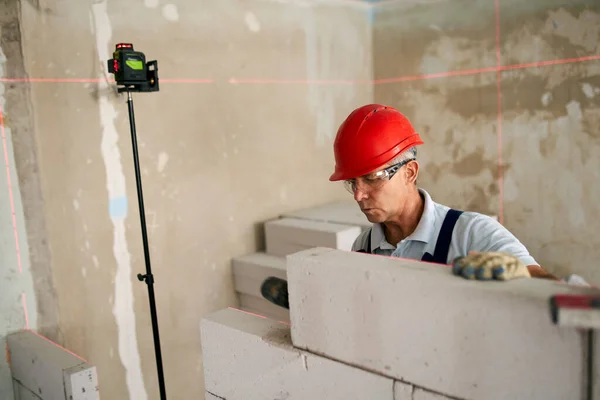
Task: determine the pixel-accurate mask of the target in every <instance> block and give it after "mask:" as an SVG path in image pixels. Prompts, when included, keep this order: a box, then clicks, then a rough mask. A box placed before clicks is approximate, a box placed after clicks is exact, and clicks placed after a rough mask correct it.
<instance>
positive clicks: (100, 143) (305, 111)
mask: <svg viewBox="0 0 600 400" xmlns="http://www.w3.org/2000/svg"><path fill="white" fill-rule="evenodd" d="M1 4H2V5H3V7H5V4H8V3H7V2H6V1H3V2H2V3H1ZM10 4H11V5H12V4H14V3H13V2H10ZM20 5H21V8H22V9H21V20H20V22H21V30H22V33H23V37H22V43H24V45H23V46H21V47H22V50H23V55H24V60H25V63H24V67H25V68H24V70H23V69H11V70H8V72H7V73H8V76H9V77H11V78H19V79H21V78H27V77H30V78H35V79H37V78H46V79H49V80H50V81H44V82H40V81H33V82H31V83H26V82H23V81H16V82H14V85H15V87H18V88H20V89H19V90H26V91H27V93H28V96H30V97H27V98H24V99H22V104H29V103H31V105H32V110H33V112H32V114H30V115H28V114H24V113H25V111H21V113H22V114H19V115H14V116H13V117H12V119H11V120H9V121H8V122H7V126H8V127H10V128H11V129H12V128H13V125H11V124H13V123H14V121H22V119H26V121H28V124H30V125H27V126H28V127H30V128H31V127H33V126H35V131H33V130H30V131H28V132H29V133H30V135H33V136H32V137H33V138H34V139H35V142H34V143H35V147H33V149H34V150H35V152H34V155H35V157H34V158H23V159H22V160H17V165H19V162H22V163H23V165H25V166H29V167H30V168H32V167H31V166H35V168H36V170H35V171H36V174H38V175H39V181H40V183H41V193H35V192H34V191H27V192H24V193H25V194H26V196H27V197H28V199H29V200H28V201H30V202H32V204H33V202H36V201H37V202H40V201H43V207H39V208H38V209H36V210H32V211H31V215H40V214H39V213H41V214H42V215H43V222H44V224H45V226H46V227H47V234H45V233H44V232H43V231H41V230H38V229H37V228H36V229H35V230H33V231H31V235H32V236H33V235H35V234H39V235H42V236H41V238H40V240H47V243H48V246H49V248H50V254H51V255H52V258H51V259H50V258H49V257H48V258H47V259H46V260H45V262H46V263H47V265H49V266H50V265H51V267H52V273H53V276H52V277H53V279H54V282H55V286H56V292H57V293H58V295H57V296H54V295H52V296H51V299H50V300H52V301H57V302H58V307H59V310H60V327H61V330H62V333H63V338H62V339H61V340H60V344H62V345H64V346H65V347H67V348H69V349H71V350H73V351H75V352H76V353H78V354H81V355H82V356H83V357H85V358H86V359H88V360H89V361H90V362H91V363H93V364H94V365H96V366H97V367H98V374H99V380H100V384H101V396H102V397H103V398H111V399H122V398H132V399H136V400H145V399H156V398H158V390H157V389H158V383H157V379H156V363H155V356H154V349H153V337H152V330H151V321H150V313H149V306H148V293H147V288H146V285H145V284H144V283H141V282H138V280H137V278H136V274H137V273H143V272H144V270H145V266H144V258H143V251H142V245H141V236H140V226H139V219H138V209H137V199H136V190H135V179H134V169H133V164H132V150H131V140H130V131H129V122H128V115H127V106H126V103H125V100H124V98H123V96H121V97H118V96H117V95H115V92H114V90H113V89H112V88H111V87H110V86H109V85H108V84H106V83H105V81H104V80H105V78H107V77H108V74H107V71H106V69H105V66H106V61H107V59H108V58H110V57H111V56H112V51H113V49H114V45H115V44H116V43H118V42H122V41H126V42H132V43H133V44H134V46H135V48H136V49H139V50H141V51H143V52H145V54H146V55H147V57H148V59H149V60H152V59H157V60H158V66H159V75H160V77H161V79H162V82H161V91H160V92H159V93H152V94H140V95H134V101H135V115H136V123H137V133H138V144H139V150H140V159H141V169H142V175H143V180H144V181H143V184H144V194H145V206H146V216H147V223H148V232H149V239H150V252H151V256H152V267H153V273H154V278H155V291H156V302H157V308H158V318H159V321H158V322H159V327H160V338H161V344H162V350H163V362H164V370H165V378H166V387H167V392H168V394H169V397H170V398H190V397H195V398H198V397H201V396H203V394H204V392H205V391H204V387H203V383H202V382H203V380H202V379H198V378H199V376H200V375H201V374H202V362H201V357H200V353H201V343H200V340H199V337H198V335H197V329H198V323H199V321H200V318H201V316H203V315H206V314H207V313H209V312H211V311H214V310H216V309H220V308H223V307H224V306H227V305H233V306H235V305H237V301H236V298H235V291H234V287H233V279H232V274H231V258H232V257H235V256H238V255H241V254H247V253H250V252H255V251H257V250H261V249H263V248H264V243H263V240H262V235H261V234H260V228H258V227H259V226H261V225H262V223H263V222H264V221H266V220H269V219H272V218H275V217H277V216H279V215H281V214H282V213H284V212H287V211H289V210H294V209H300V208H306V207H311V206H313V205H317V204H323V203H325V202H331V201H338V200H342V199H348V193H346V192H345V191H344V189H343V187H342V186H341V185H337V184H332V183H331V182H329V181H328V179H327V178H328V177H329V174H330V173H331V171H332V168H333V160H332V152H331V145H332V140H333V137H334V135H335V130H336V128H337V125H338V124H339V122H340V121H341V120H342V119H343V118H344V117H345V116H346V115H347V114H348V112H350V110H352V109H353V108H355V107H357V106H359V105H361V104H364V103H366V102H370V101H372V87H371V86H370V85H369V84H368V81H369V79H370V77H371V76H372V57H371V53H370V49H371V33H370V32H371V31H370V26H369V20H368V14H367V12H366V10H367V6H366V5H364V4H348V3H346V2H343V1H338V2H331V3H328V4H306V3H303V2H302V3H294V2H292V3H286V2H279V1H264V0H252V1H247V0H244V1H238V0H223V1H217V2H215V1H208V0H204V1H189V0H176V1H171V2H169V3H166V2H158V1H152V0H146V1H138V2H123V1H117V0H108V1H107V0H104V1H92V0H83V1H76V2H74V1H69V2H65V1H58V0H36V1H34V0H31V1H25V0H23V1H21V3H20ZM3 11H4V8H3V9H2V11H1V12H0V15H3V16H4V12H3ZM16 43H19V41H17V42H16ZM9 62H11V60H9ZM56 79H58V80H61V79H62V81H53V80H56ZM205 79H206V80H208V81H204V80H205ZM79 80H82V81H79ZM332 80H335V81H336V82H331V81H332ZM340 80H342V81H341V82H340ZM355 82H356V83H355ZM307 83H308V84H307ZM366 83H367V84H366ZM23 157H24V156H23ZM23 171H24V170H19V171H18V172H19V174H20V179H25V178H26V177H27V174H26V173H25V172H23ZM38 175H36V176H38ZM30 177H31V176H30ZM36 213H38V214H36ZM26 214H27V213H26ZM32 218H33V217H32ZM34 279H35V280H36V282H37V280H38V279H41V280H43V279H45V277H44V275H43V274H40V275H39V276H35V277H34ZM40 293H42V292H40ZM43 293H51V292H49V291H44V292H43ZM52 301H48V304H49V305H51V304H52ZM55 322H56V321H55ZM56 325H57V324H56ZM56 325H55V326H56Z"/></svg>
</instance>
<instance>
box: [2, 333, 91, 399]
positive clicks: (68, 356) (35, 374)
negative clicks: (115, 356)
mask: <svg viewBox="0 0 600 400" xmlns="http://www.w3.org/2000/svg"><path fill="white" fill-rule="evenodd" d="M7 345H8V350H9V353H10V367H11V373H12V377H13V379H14V380H15V381H17V382H18V383H19V384H20V385H21V386H22V388H19V390H20V393H22V396H25V397H24V398H27V397H26V396H29V395H30V393H29V392H31V393H33V394H35V395H36V396H39V397H40V398H41V399H43V400H46V399H57V400H63V399H67V400H98V399H99V398H100V396H99V392H98V377H97V373H96V367H95V366H92V365H90V364H88V363H87V362H86V361H84V360H83V359H81V358H79V357H78V356H76V355H75V354H73V353H72V352H70V351H68V350H66V349H64V348H62V347H60V346H58V345H57V344H54V343H52V342H50V341H49V340H47V339H45V338H43V337H41V336H39V335H37V334H35V333H34V332H32V331H22V332H17V333H13V334H10V335H8V337H7ZM24 389H27V390H28V391H29V392H28V391H26V390H24Z"/></svg>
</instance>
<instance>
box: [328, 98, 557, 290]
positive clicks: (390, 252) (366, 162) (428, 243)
mask: <svg viewBox="0 0 600 400" xmlns="http://www.w3.org/2000/svg"><path fill="white" fill-rule="evenodd" d="M421 144H423V141H422V139H421V137H420V136H419V134H418V133H417V132H416V131H415V129H414V128H413V126H412V124H411V123H410V121H409V120H408V119H407V118H406V117H405V116H404V115H402V114H401V113H400V112H399V111H398V110H396V109H394V108H392V107H389V106H385V105H380V104H369V105H365V106H362V107H359V108H357V109H356V110H354V111H353V112H352V113H350V115H349V116H348V117H347V118H346V120H345V121H344V122H343V123H342V124H341V126H340V127H339V130H338V132H337V136H336V138H335V142H334V155H335V171H334V172H333V174H332V175H331V177H330V181H343V182H344V185H345V187H346V188H347V190H348V191H349V192H350V193H352V194H353V195H354V200H355V201H356V202H357V203H358V206H359V207H360V209H361V211H362V212H363V213H364V215H365V216H366V217H367V219H368V220H369V221H370V222H372V223H373V226H372V227H371V228H370V229H369V230H367V231H365V232H363V233H362V234H361V235H360V236H359V237H358V238H357V239H356V241H355V242H354V245H353V247H352V250H353V251H359V252H366V253H372V254H380V255H387V256H392V257H402V258H409V259H416V260H421V261H427V262H433V263H439V264H452V265H453V272H454V273H455V274H456V275H459V276H462V277H464V278H467V279H479V280H491V279H495V280H510V279H515V278H528V277H534V278H546V279H554V280H558V278H556V277H555V276H553V275H551V274H549V273H548V272H546V271H545V270H544V269H543V268H542V267H540V266H539V264H538V263H537V262H536V261H535V259H534V258H533V257H532V256H531V255H530V254H529V252H528V251H527V248H525V246H524V245H523V244H522V243H521V242H520V241H519V240H518V239H517V238H516V237H515V236H514V235H513V234H512V233H511V232H509V231H508V229H506V228H505V227H504V226H503V225H501V224H500V223H499V222H497V221H496V220H495V219H494V218H492V217H490V216H487V215H484V214H480V213H476V212H469V211H460V210H454V209H451V208H449V207H447V206H444V205H442V204H438V203H436V202H434V201H433V200H432V199H431V196H430V195H429V194H428V193H427V192H426V191H425V190H424V189H422V188H420V187H418V186H417V178H418V176H419V162H418V161H417V146H418V145H421Z"/></svg>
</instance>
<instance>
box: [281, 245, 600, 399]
mask: <svg viewBox="0 0 600 400" xmlns="http://www.w3.org/2000/svg"><path fill="white" fill-rule="evenodd" d="M287 274H288V285H289V290H290V314H291V326H292V339H293V343H294V345H295V346H297V347H299V348H303V349H307V350H309V351H311V352H314V353H318V354H322V355H324V356H326V357H329V358H331V359H335V360H340V361H343V362H346V363H348V364H351V365H355V366H360V367H363V368H364V369H367V370H369V371H374V372H378V373H380V374H382V375H386V376H390V377H393V378H396V379H399V380H402V381H405V382H410V383H412V384H414V385H415V386H419V387H423V388H427V389H429V390H432V391H434V392H438V393H443V394H445V395H448V396H454V397H459V398H463V399H486V400H496V399H498V400H505V399H545V400H550V399H557V400H559V399H580V398H582V386H583V385H582V383H583V367H584V362H585V358H586V357H585V351H586V346H585V341H584V340H583V338H582V336H581V335H580V334H579V333H578V332H577V331H575V330H573V329H571V328H561V327H557V326H555V325H553V324H552V322H551V319H550V315H549V306H548V299H549V298H550V296H551V295H553V294H556V293H582V294H583V293H588V294H589V293H592V292H593V290H592V289H586V288H582V287H575V286H569V285H564V284H561V283H555V282H551V281H547V280H541V279H518V280H514V281H509V282H499V281H490V282H482V281H469V280H465V279H463V278H460V277H456V276H454V275H452V272H451V270H450V269H449V268H448V267H447V266H443V265H438V264H430V263H424V262H419V261H411V260H404V259H399V258H392V257H383V256H375V255H369V254H362V253H353V252H344V251H339V250H334V249H324V248H320V249H311V250H306V251H302V252H299V253H297V254H294V255H290V256H288V259H287Z"/></svg>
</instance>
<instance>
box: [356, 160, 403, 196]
mask: <svg viewBox="0 0 600 400" xmlns="http://www.w3.org/2000/svg"><path fill="white" fill-rule="evenodd" d="M411 161H414V158H409V159H408V160H404V161H401V162H399V163H398V164H394V165H391V166H389V167H387V168H384V169H382V170H381V171H377V172H373V173H371V174H367V175H363V176H361V177H359V178H355V179H346V180H345V181H344V187H345V188H346V190H347V191H348V192H350V193H352V194H354V192H356V189H357V188H358V185H359V183H358V181H359V180H360V185H361V186H362V191H371V190H376V189H379V188H380V187H382V186H383V184H384V183H385V182H386V180H390V179H392V177H393V176H394V175H395V174H396V172H398V170H400V168H402V167H403V166H405V165H406V164H408V163H409V162H411ZM365 189H366V190H365Z"/></svg>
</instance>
